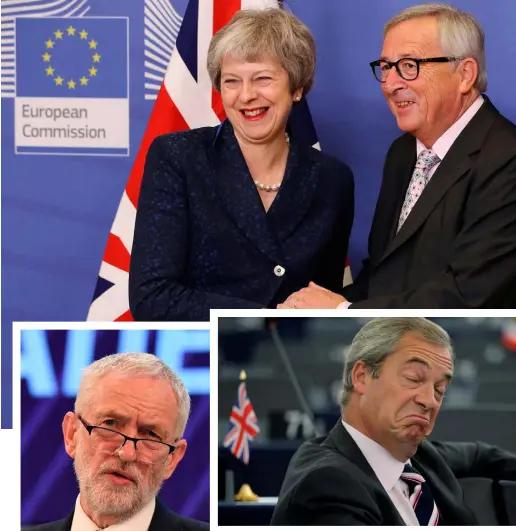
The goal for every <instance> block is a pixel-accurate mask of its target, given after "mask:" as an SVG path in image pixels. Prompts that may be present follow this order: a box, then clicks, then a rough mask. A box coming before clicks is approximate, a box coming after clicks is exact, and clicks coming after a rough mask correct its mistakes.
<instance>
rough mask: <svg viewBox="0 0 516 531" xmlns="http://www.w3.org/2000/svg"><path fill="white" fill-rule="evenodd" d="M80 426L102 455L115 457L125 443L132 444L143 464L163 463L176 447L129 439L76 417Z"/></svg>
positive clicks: (117, 432) (133, 438)
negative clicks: (84, 429)
mask: <svg viewBox="0 0 516 531" xmlns="http://www.w3.org/2000/svg"><path fill="white" fill-rule="evenodd" d="M77 418H78V419H79V420H80V421H81V424H82V425H83V426H84V427H85V428H86V430H87V432H88V434H89V436H90V438H91V440H92V442H93V443H95V444H96V446H98V448H99V451H100V452H102V453H106V454H110V455H115V454H117V453H118V452H119V451H120V450H121V449H122V448H123V447H124V445H125V443H126V442H127V441H131V442H133V443H134V450H135V452H136V459H138V461H142V462H143V463H149V464H156V463H159V462H160V461H164V460H165V459H166V458H167V457H168V456H169V455H170V454H171V453H172V452H173V451H174V450H175V449H176V447H175V446H173V445H171V444H167V443H164V442H161V441H156V440H154V439H140V438H138V437H129V436H128V435H124V434H123V433H120V432H119V431H116V430H112V429H110V428H104V427H103V426H95V425H93V424H88V423H87V422H86V421H84V419H83V418H82V417H81V416H80V415H77Z"/></svg>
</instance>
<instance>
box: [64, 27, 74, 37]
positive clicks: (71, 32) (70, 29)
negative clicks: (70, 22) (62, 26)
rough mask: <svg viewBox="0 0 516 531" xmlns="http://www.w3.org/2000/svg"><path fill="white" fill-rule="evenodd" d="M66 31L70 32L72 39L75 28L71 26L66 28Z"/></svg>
mask: <svg viewBox="0 0 516 531" xmlns="http://www.w3.org/2000/svg"><path fill="white" fill-rule="evenodd" d="M66 31H67V32H68V35H69V36H70V37H72V36H74V35H75V28H74V27H73V26H70V27H69V28H66Z"/></svg>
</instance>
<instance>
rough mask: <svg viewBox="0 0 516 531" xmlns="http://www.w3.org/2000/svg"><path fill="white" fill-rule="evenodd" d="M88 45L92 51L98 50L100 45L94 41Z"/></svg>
mask: <svg viewBox="0 0 516 531" xmlns="http://www.w3.org/2000/svg"><path fill="white" fill-rule="evenodd" d="M88 44H89V45H90V48H91V49H92V50H96V49H97V44H98V42H97V41H94V40H93V39H91V41H90V42H89V43H88Z"/></svg>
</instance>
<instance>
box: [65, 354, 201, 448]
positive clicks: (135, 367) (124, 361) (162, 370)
mask: <svg viewBox="0 0 516 531" xmlns="http://www.w3.org/2000/svg"><path fill="white" fill-rule="evenodd" d="M108 373H117V374H120V375H123V376H134V375H145V376H150V377H154V378H157V379H160V380H165V381H167V382H168V383H169V384H170V386H171V387H172V390H173V391H174V394H175V395H176V400H177V407H178V417H177V421H176V427H175V430H176V431H175V438H176V439H180V438H181V437H182V436H183V434H184V431H185V428H186V422H187V420H188V416H189V415H190V395H189V394H188V391H187V390H186V387H185V385H184V383H183V381H182V380H181V378H180V377H179V376H178V375H177V374H176V373H175V372H174V371H173V370H172V369H171V368H170V367H169V366H168V365H167V364H166V363H164V362H163V361H161V360H160V359H159V358H158V357H157V356H155V355H154V354H144V353H136V352H130V353H123V354H111V355H109V356H105V357H104V358H100V359H99V360H97V361H94V362H93V363H92V364H91V365H88V367H86V368H85V369H84V371H83V375H82V379H81V383H80V385H79V390H78V392H77V398H76V400H75V412H76V413H80V412H81V411H83V410H84V408H87V407H88V406H89V405H90V403H91V402H92V398H93V395H94V393H95V389H94V388H95V385H96V384H97V383H98V382H99V380H100V379H101V378H102V377H103V376H105V375H106V374H108Z"/></svg>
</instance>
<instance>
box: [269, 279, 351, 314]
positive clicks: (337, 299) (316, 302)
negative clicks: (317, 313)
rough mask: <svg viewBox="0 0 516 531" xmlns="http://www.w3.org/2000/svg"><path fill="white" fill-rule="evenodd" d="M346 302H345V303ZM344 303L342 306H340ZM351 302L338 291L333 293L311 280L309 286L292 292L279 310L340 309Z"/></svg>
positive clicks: (280, 305)
mask: <svg viewBox="0 0 516 531" xmlns="http://www.w3.org/2000/svg"><path fill="white" fill-rule="evenodd" d="M343 303H344V304H343ZM341 304H342V306H340V305H341ZM349 304H350V303H348V301H347V300H346V299H345V298H344V297H343V296H342V295H339V294H338V293H333V291H330V290H328V289H326V288H323V287H322V286H319V285H317V284H316V283H315V282H310V284H308V287H306V288H303V289H300V290H299V291H296V292H294V293H292V295H290V296H289V297H288V299H287V300H285V301H284V302H283V303H282V304H278V306H277V309H278V310H291V309H295V310H315V309H319V310H336V309H337V308H338V309H339V310H343V309H346V308H347V307H348V306H349Z"/></svg>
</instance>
